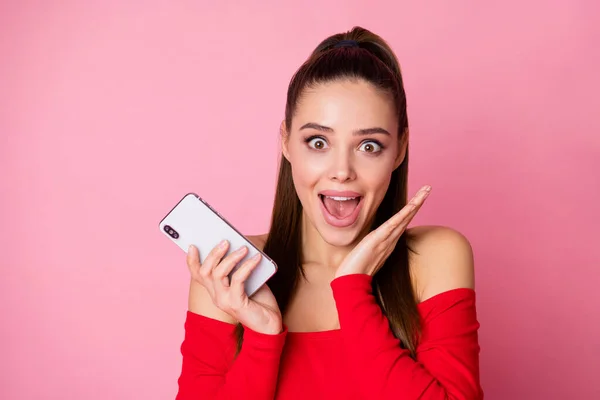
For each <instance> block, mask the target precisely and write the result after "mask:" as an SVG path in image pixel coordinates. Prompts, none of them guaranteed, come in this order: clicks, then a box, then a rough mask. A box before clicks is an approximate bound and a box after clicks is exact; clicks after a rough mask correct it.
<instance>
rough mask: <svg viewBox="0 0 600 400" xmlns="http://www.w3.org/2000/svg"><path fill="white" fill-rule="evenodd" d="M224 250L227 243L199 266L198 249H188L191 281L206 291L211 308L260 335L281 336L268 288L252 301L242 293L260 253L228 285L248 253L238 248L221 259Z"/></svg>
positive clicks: (277, 312) (216, 247)
mask: <svg viewBox="0 0 600 400" xmlns="http://www.w3.org/2000/svg"><path fill="white" fill-rule="evenodd" d="M228 247H229V243H228V242H227V241H223V242H221V243H220V244H219V245H217V246H215V247H214V248H213V249H212V251H211V252H210V253H209V254H208V256H207V257H206V259H205V260H204V263H203V264H200V254H199V252H198V249H197V248H196V247H195V246H190V248H189V250H188V255H187V265H188V268H189V270H190V273H191V275H192V278H193V279H194V280H196V281H197V282H199V283H200V284H201V285H202V286H204V287H205V288H206V290H207V291H208V293H209V294H210V297H211V299H212V301H213V303H214V304H215V306H217V307H218V308H219V309H221V310H223V311H224V312H226V313H227V314H229V315H231V317H232V318H234V319H236V320H237V321H238V322H240V323H241V324H243V325H244V326H246V327H248V328H250V329H252V330H253V331H256V332H259V333H264V334H270V335H276V334H279V333H281V331H282V318H281V312H280V311H279V306H278V305H277V301H276V300H275V296H273V293H272V292H271V290H270V289H269V287H268V286H267V285H263V286H262V287H261V288H260V289H259V290H258V291H256V292H255V293H254V295H253V296H252V298H248V296H247V295H246V292H245V290H244V282H245V281H246V279H248V277H249V276H250V273H251V272H252V271H253V270H254V268H256V266H257V265H258V263H259V262H260V258H261V255H260V253H259V254H257V256H255V257H252V258H250V259H248V260H246V261H244V263H243V264H242V265H241V266H240V268H239V269H238V270H237V271H235V272H234V273H233V275H232V276H231V282H230V281H229V277H228V275H229V273H230V272H231V271H232V270H233V268H234V267H235V266H236V265H237V264H238V263H239V262H240V261H241V260H242V259H243V258H244V257H245V256H246V254H247V252H248V249H247V248H246V247H245V246H244V247H241V248H239V249H237V250H236V251H234V252H232V253H231V254H229V255H228V256H227V257H225V258H223V256H225V254H226V253H227V249H228Z"/></svg>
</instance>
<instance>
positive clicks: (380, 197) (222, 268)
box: [177, 27, 483, 400]
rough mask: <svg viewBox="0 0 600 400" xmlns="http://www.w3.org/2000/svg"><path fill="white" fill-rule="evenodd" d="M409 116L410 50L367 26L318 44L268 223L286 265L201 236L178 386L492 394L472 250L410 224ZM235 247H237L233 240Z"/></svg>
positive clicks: (289, 131)
mask: <svg viewBox="0 0 600 400" xmlns="http://www.w3.org/2000/svg"><path fill="white" fill-rule="evenodd" d="M408 138H409V130H408V119H407V114H406V96H405V93H404V87H403V81H402V76H401V74H400V68H399V66H398V62H397V60H396V57H395V55H394V53H393V52H392V50H391V49H390V48H389V46H388V45H387V44H386V42H385V41H384V40H382V39H381V38H380V37H379V36H377V35H375V34H374V33H371V32H369V31H367V30H365V29H362V28H360V27H356V28H354V29H353V30H351V31H349V32H346V33H341V34H336V35H333V36H331V37H329V38H327V39H325V40H324V41H323V42H321V43H320V44H319V45H318V46H317V48H316V49H315V50H314V52H313V53H312V54H311V56H310V57H309V59H308V60H307V61H306V62H305V63H304V64H303V65H302V66H301V67H300V69H299V70H298V71H297V73H296V74H295V75H294V77H293V78H292V80H291V83H290V86H289V90H288V95H287V105H286V111H285V120H284V121H283V122H282V124H281V139H282V153H283V157H282V159H281V165H280V170H279V178H278V182H277V191H276V196H275V204H274V207H273V215H272V221H271V227H270V230H269V232H268V233H267V234H265V235H262V236H256V237H251V240H252V241H253V243H255V244H256V245H257V246H258V247H259V248H262V249H263V251H264V252H265V253H266V254H267V255H269V256H270V257H271V258H272V259H273V260H274V261H275V262H276V263H277V265H278V267H279V270H278V272H277V273H276V274H275V276H274V277H273V278H272V279H271V280H270V281H269V282H268V284H267V285H265V286H263V287H262V288H261V289H260V290H259V291H258V292H257V293H256V294H255V295H254V296H252V298H248V297H246V296H245V295H244V290H243V284H244V281H245V279H246V278H247V277H248V275H249V274H250V272H251V271H252V269H253V268H254V267H255V266H256V265H257V263H258V260H257V259H254V260H252V259H250V260H247V261H244V262H243V264H242V266H241V268H240V269H239V270H238V271H236V273H235V274H233V276H232V278H231V281H230V280H229V279H228V278H227V276H228V273H229V272H230V271H231V270H232V268H233V267H234V266H235V265H237V264H238V263H239V262H240V261H241V260H242V259H243V258H244V256H245V255H246V251H247V250H246V249H244V248H242V249H237V251H235V252H232V253H231V254H229V255H227V256H225V254H226V253H227V251H228V244H227V243H226V242H225V243H222V244H221V245H219V246H217V247H215V248H214V249H213V250H212V252H211V253H210V254H209V255H208V257H207V259H206V260H205V262H204V263H203V264H202V265H200V263H199V254H198V251H197V249H195V248H193V247H192V248H190V250H189V252H188V257H187V263H188V266H189V269H190V272H191V276H192V279H191V287H190V294H189V311H188V312H187V319H186V322H185V339H184V341H183V344H182V346H181V351H182V354H183V366H182V371H181V376H180V378H179V381H178V382H179V393H178V396H177V398H178V399H179V400H184V399H238V398H239V399H242V398H243V399H274V398H277V399H321V398H322V399H388V398H389V399H392V398H393V399H481V398H482V397H483V393H482V390H481V387H480V382H479V344H478V333H477V332H478V329H479V323H478V321H477V315H476V308H475V292H474V283H473V281H474V277H473V274H474V272H473V255H472V250H471V247H470V245H469V242H468V241H467V239H466V238H465V237H464V236H463V235H461V234H460V233H458V232H457V231H455V230H452V229H450V228H446V227H439V226H422V227H414V228H410V229H407V225H408V224H409V222H410V221H411V219H412V218H413V217H414V215H415V213H416V212H417V211H418V210H419V208H420V207H421V205H422V204H423V202H424V201H425V199H426V197H427V196H428V194H429V192H430V189H431V188H430V187H428V186H425V187H423V188H422V189H421V190H420V191H419V192H418V193H417V194H416V195H415V196H414V197H413V198H412V199H411V200H410V201H408V202H407V190H406V187H407V171H408ZM232 250H236V249H232Z"/></svg>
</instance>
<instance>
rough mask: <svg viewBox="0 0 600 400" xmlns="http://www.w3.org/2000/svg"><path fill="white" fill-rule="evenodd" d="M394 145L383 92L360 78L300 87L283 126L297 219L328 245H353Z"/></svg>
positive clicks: (393, 160)
mask: <svg viewBox="0 0 600 400" xmlns="http://www.w3.org/2000/svg"><path fill="white" fill-rule="evenodd" d="M402 150H403V148H401V143H399V141H398V119H397V117H396V113H395V109H394V104H393V102H392V98H391V96H389V95H387V94H384V93H382V92H380V91H377V90H376V89H375V88H374V87H373V86H372V85H371V84H369V83H367V82H365V81H362V80H358V81H339V82H332V83H326V84H320V85H317V86H315V87H313V88H310V89H307V90H306V91H305V92H304V93H303V95H302V97H301V98H300V101H299V103H298V105H297V109H296V113H295V114H294V116H293V121H292V127H291V131H289V132H286V131H285V128H284V140H283V154H284V156H285V157H286V158H287V159H288V161H289V162H290V164H291V166H292V175H293V179H294V185H295V187H296V192H297V193H298V197H299V198H300V201H301V203H302V206H303V208H304V217H305V218H307V219H308V220H309V221H310V223H311V224H312V225H313V226H314V227H315V228H316V230H317V231H318V232H319V234H320V235H321V237H322V238H323V239H324V240H325V241H326V242H327V243H329V244H331V245H334V246H348V245H351V244H353V243H354V242H355V241H356V240H357V239H358V238H359V236H360V235H361V234H362V233H363V232H364V231H365V228H366V227H367V226H369V225H370V224H371V221H372V220H373V217H374V215H375V212H376V211H377V208H378V207H379V204H380V203H381V201H382V200H383V197H384V196H385V193H386V191H387V188H388V185H389V182H390V177H391V174H392V172H393V171H394V170H395V169H396V168H397V167H398V166H399V165H400V163H401V162H402V159H403V157H404V151H402Z"/></svg>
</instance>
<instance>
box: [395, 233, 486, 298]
mask: <svg viewBox="0 0 600 400" xmlns="http://www.w3.org/2000/svg"><path fill="white" fill-rule="evenodd" d="M406 233H407V238H408V239H407V244H408V246H409V247H410V248H411V249H412V250H413V251H412V252H410V253H409V254H410V268H411V275H412V278H413V284H414V285H415V288H416V290H417V296H418V298H419V300H420V301H424V300H427V299H428V298H430V297H433V296H435V295H437V294H440V293H442V292H445V291H448V290H452V289H458V288H470V289H474V288H475V271H474V260H473V249H472V247H471V243H470V242H469V240H468V239H467V238H466V237H465V235H463V234H462V233H461V232H459V231H457V230H455V229H452V228H450V227H446V226H432V225H426V226H417V227H413V228H410V229H408V230H407V232H406Z"/></svg>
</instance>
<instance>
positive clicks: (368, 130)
mask: <svg viewBox="0 0 600 400" xmlns="http://www.w3.org/2000/svg"><path fill="white" fill-rule="evenodd" d="M303 129H314V130H317V131H321V132H333V129H331V128H330V127H328V126H323V125H319V124H315V123H314V122H309V123H306V124H304V125H302V126H301V127H300V130H303ZM376 133H380V134H383V135H388V136H391V134H390V133H389V132H388V131H386V130H385V129H383V128H380V127H374V128H366V129H357V130H355V131H354V132H352V134H353V135H356V136H364V135H372V134H376Z"/></svg>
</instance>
